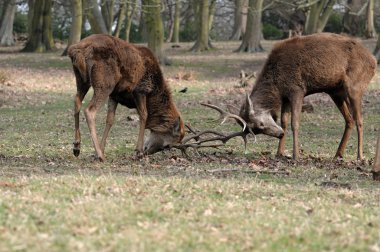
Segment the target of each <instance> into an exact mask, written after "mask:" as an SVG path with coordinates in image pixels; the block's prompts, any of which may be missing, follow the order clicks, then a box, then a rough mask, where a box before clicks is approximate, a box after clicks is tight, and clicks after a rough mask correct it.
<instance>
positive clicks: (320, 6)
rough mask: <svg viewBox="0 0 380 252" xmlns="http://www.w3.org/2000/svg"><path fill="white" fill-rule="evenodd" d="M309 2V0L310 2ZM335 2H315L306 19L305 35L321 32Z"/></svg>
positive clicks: (334, 0)
mask: <svg viewBox="0 0 380 252" xmlns="http://www.w3.org/2000/svg"><path fill="white" fill-rule="evenodd" d="M310 1H311V0H310ZM336 1H337V0H319V1H315V2H314V4H313V5H312V6H311V7H310V10H309V13H308V15H307V17H306V24H305V33H306V34H312V33H316V32H322V31H323V29H324V28H325V26H326V24H327V21H328V19H329V17H330V15H331V13H332V11H333V6H334V4H335V3H336Z"/></svg>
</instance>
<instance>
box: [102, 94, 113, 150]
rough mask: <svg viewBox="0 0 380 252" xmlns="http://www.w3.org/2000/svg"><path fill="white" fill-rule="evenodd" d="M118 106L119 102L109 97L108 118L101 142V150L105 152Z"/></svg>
mask: <svg viewBox="0 0 380 252" xmlns="http://www.w3.org/2000/svg"><path fill="white" fill-rule="evenodd" d="M116 108H117V102H116V101H115V100H114V99H112V98H111V97H110V98H109V99H108V111H107V119H106V127H105V128H104V132H103V137H102V141H101V143H100V147H101V150H102V152H103V154H104V148H105V147H106V140H107V137H108V133H109V131H110V129H111V127H112V125H113V123H114V121H115V112H116Z"/></svg>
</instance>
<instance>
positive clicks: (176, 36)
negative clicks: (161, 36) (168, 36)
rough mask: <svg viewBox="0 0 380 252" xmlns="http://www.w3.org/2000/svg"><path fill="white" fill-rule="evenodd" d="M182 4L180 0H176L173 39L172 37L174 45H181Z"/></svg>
mask: <svg viewBox="0 0 380 252" xmlns="http://www.w3.org/2000/svg"><path fill="white" fill-rule="evenodd" d="M180 4H181V3H180V0H175V9H174V21H173V22H174V24H173V37H172V42H174V43H179V26H180V14H181V6H180Z"/></svg>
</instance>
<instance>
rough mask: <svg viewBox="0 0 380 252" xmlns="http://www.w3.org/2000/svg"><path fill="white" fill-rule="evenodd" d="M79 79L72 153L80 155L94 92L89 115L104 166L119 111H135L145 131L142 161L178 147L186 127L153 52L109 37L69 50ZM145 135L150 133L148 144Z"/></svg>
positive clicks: (139, 143) (88, 40) (96, 37)
mask: <svg viewBox="0 0 380 252" xmlns="http://www.w3.org/2000/svg"><path fill="white" fill-rule="evenodd" d="M68 53H69V56H70V58H71V60H72V64H73V69H74V73H75V77H76V84H77V94H76V96H75V101H74V104H75V112H74V117H75V141H74V148H73V152H74V155H75V156H78V155H79V153H80V144H81V136H80V130H79V112H80V108H81V105H82V101H83V99H84V97H85V95H86V93H87V92H88V90H89V89H90V87H92V88H93V89H94V95H93V97H92V99H91V101H90V103H89V105H88V107H87V108H86V109H85V110H84V113H85V117H86V120H87V124H88V127H89V130H90V134H91V138H92V142H93V145H94V147H95V151H96V155H97V157H98V158H99V160H101V161H103V160H104V148H105V145H106V139H107V136H108V133H109V130H110V128H111V126H112V124H113V122H114V118H115V111H116V107H117V105H118V104H119V103H120V104H121V105H124V106H127V107H128V108H136V110H137V112H138V114H139V118H140V129H139V135H138V140H137V146H136V151H137V154H138V155H142V154H152V153H155V152H157V151H159V150H161V149H163V148H165V147H166V146H168V145H171V144H174V143H179V142H180V141H181V140H182V138H183V136H184V124H183V121H182V119H181V116H180V114H179V112H178V110H177V108H176V106H175V104H174V102H173V100H172V96H171V93H170V90H169V88H168V86H167V84H166V83H165V80H164V78H163V75H162V72H161V69H160V66H159V64H158V62H157V60H156V58H155V57H154V55H153V54H152V53H151V51H150V50H149V49H148V48H146V47H142V46H135V45H132V44H129V43H127V42H125V41H123V40H121V39H118V38H115V37H112V36H109V35H100V34H98V35H92V36H89V37H87V38H85V39H83V40H82V41H80V42H79V43H77V44H75V45H72V46H70V48H69V50H68ZM107 98H109V99H108V112H107V119H106V126H105V129H104V133H103V137H102V140H101V142H100V143H99V141H98V137H97V134H96V129H95V117H96V113H97V111H98V110H99V108H100V107H101V105H102V104H103V103H104V102H105V100H106V99H107ZM145 129H150V131H151V133H150V136H149V138H148V139H147V140H146V142H145V143H144V132H145Z"/></svg>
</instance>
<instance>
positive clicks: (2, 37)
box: [0, 0, 17, 46]
mask: <svg viewBox="0 0 380 252" xmlns="http://www.w3.org/2000/svg"><path fill="white" fill-rule="evenodd" d="M16 7H17V6H16V0H6V1H5V2H4V4H3V13H2V15H1V20H0V45H2V46H12V45H14V44H15V39H14V37H13V21H14V17H15V13H16Z"/></svg>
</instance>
